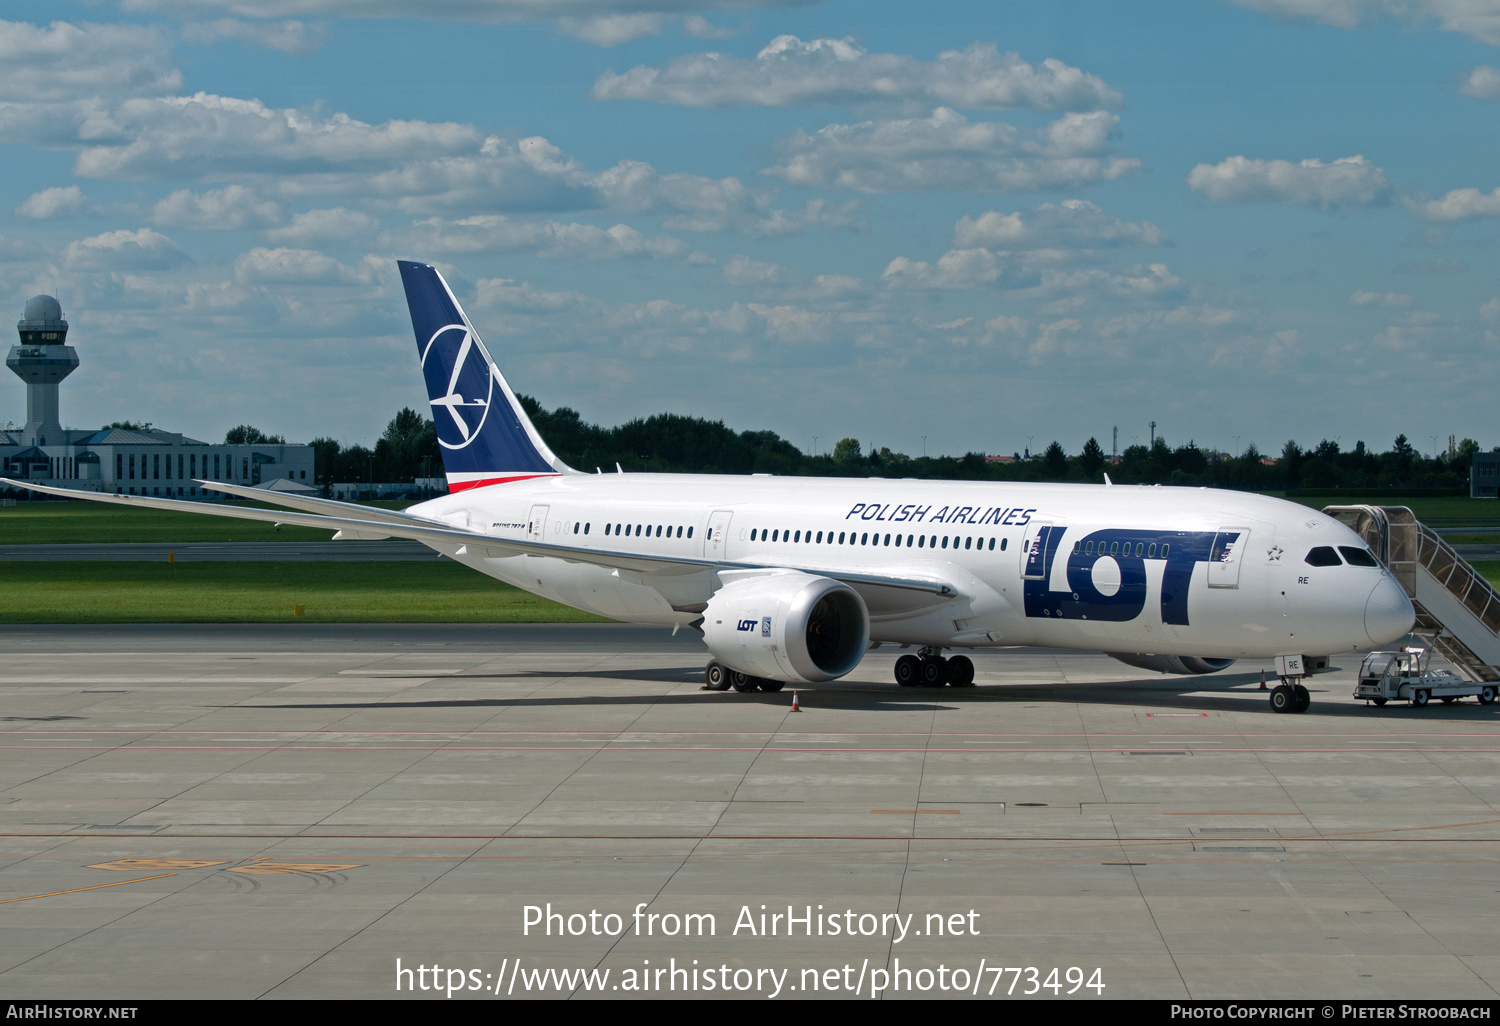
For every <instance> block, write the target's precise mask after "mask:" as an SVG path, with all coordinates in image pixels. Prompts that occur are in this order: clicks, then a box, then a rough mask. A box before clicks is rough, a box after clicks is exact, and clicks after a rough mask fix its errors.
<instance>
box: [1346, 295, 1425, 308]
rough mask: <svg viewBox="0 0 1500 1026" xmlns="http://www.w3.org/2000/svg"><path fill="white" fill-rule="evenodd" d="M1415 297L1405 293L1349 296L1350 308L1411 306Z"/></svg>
mask: <svg viewBox="0 0 1500 1026" xmlns="http://www.w3.org/2000/svg"><path fill="white" fill-rule="evenodd" d="M1415 302H1416V299H1415V297H1413V296H1409V295H1407V294H1406V293H1405V292H1365V291H1359V292H1354V293H1352V294H1351V295H1350V296H1349V305H1350V306H1398V307H1399V306H1411V305H1412V304H1413V303H1415Z"/></svg>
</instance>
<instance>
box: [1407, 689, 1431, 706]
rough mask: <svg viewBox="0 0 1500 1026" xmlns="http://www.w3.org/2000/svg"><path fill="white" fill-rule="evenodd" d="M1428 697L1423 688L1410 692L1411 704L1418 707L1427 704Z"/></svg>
mask: <svg viewBox="0 0 1500 1026" xmlns="http://www.w3.org/2000/svg"><path fill="white" fill-rule="evenodd" d="M1430 697H1431V696H1430V695H1428V694H1427V691H1426V689H1423V690H1421V691H1413V692H1412V693H1411V704H1412V705H1414V706H1416V707H1417V708H1418V709H1420V708H1422V706H1424V705H1426V704H1427V699H1428V698H1430Z"/></svg>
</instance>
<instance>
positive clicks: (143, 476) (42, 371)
mask: <svg viewBox="0 0 1500 1026" xmlns="http://www.w3.org/2000/svg"><path fill="white" fill-rule="evenodd" d="M16 328H17V330H18V331H19V332H20V336H21V340H20V342H19V343H18V344H17V345H15V346H13V347H11V350H10V355H9V357H7V359H6V361H5V365H6V366H7V367H9V368H10V369H11V371H12V372H14V373H15V374H16V376H17V377H19V378H20V379H21V380H22V381H24V382H26V425H25V426H24V427H22V428H19V429H17V428H11V429H8V430H3V431H0V467H3V470H4V476H5V477H9V478H15V479H18V480H23V481H36V482H37V483H39V484H55V485H58V486H60V487H64V488H80V489H85V490H88V491H95V492H114V493H115V494H117V495H156V496H163V497H165V496H171V497H172V498H183V499H220V498H224V497H225V495H224V493H223V492H219V491H215V490H214V489H212V488H208V487H204V486H202V485H199V484H198V483H197V481H198V480H200V479H201V480H207V481H229V482H233V483H235V484H239V485H262V486H274V487H276V488H277V489H278V490H293V491H301V490H303V489H306V490H307V491H312V490H313V489H314V488H315V487H316V482H315V478H314V475H313V450H312V447H311V446H307V445H282V444H272V445H266V444H256V445H227V444H214V443H211V442H202V441H199V440H198V439H196V438H189V437H188V436H186V435H183V434H178V433H176V432H172V431H162V430H159V429H156V428H151V427H146V428H143V429H138V430H135V429H127V428H103V429H99V430H77V429H65V428H63V426H62V423H61V419H60V417H59V405H58V386H59V384H60V383H61V381H62V380H63V378H65V377H67V376H68V375H69V374H71V373H73V371H74V370H76V369H77V368H78V362H79V361H78V351H77V350H75V349H74V348H73V347H72V346H70V345H68V344H67V338H68V322H67V321H65V320H63V316H62V307H61V305H60V304H59V303H58V302H57V300H56V299H53V298H52V297H51V296H33V297H32V298H31V299H30V300H28V301H27V303H26V310H25V314H24V315H23V316H22V318H21V320H20V322H19V323H18V324H17V325H16Z"/></svg>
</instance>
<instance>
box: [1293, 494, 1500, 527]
mask: <svg viewBox="0 0 1500 1026" xmlns="http://www.w3.org/2000/svg"><path fill="white" fill-rule="evenodd" d="M1289 501H1291V502H1300V503H1302V505H1304V506H1311V507H1312V508H1313V509H1322V508H1323V507H1324V506H1362V505H1370V506H1408V507H1410V508H1411V511H1412V512H1413V513H1415V514H1416V515H1417V519H1418V520H1423V521H1428V522H1434V523H1440V524H1441V523H1443V522H1445V521H1459V522H1461V523H1465V524H1469V523H1472V524H1475V525H1486V526H1488V525H1500V499H1469V498H1465V497H1462V496H1452V497H1448V498H1440V499H1432V498H1420V497H1403V496H1400V495H1380V496H1373V495H1360V494H1359V493H1357V492H1350V493H1349V494H1348V495H1347V496H1326V495H1324V496H1315V497H1311V498H1307V497H1302V498H1293V499H1291V500H1289Z"/></svg>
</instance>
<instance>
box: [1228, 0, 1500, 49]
mask: <svg viewBox="0 0 1500 1026" xmlns="http://www.w3.org/2000/svg"><path fill="white" fill-rule="evenodd" d="M1233 2H1234V3H1237V4H1239V5H1240V6H1241V7H1249V8H1253V9H1254V10H1257V11H1262V12H1264V13H1266V14H1269V15H1271V16H1272V17H1275V18H1282V19H1294V18H1301V19H1308V20H1311V21H1317V22H1321V23H1322V24H1324V25H1334V26H1337V27H1338V28H1356V27H1358V26H1359V25H1360V24H1361V23H1362V22H1364V21H1365V20H1367V19H1370V18H1374V17H1379V16H1381V15H1388V16H1390V17H1396V18H1404V19H1407V20H1409V21H1412V22H1422V21H1426V20H1429V19H1434V20H1436V21H1437V22H1438V24H1439V25H1440V26H1441V27H1442V28H1443V29H1444V30H1446V31H1448V32H1462V33H1463V34H1464V35H1467V36H1469V37H1471V38H1473V39H1477V40H1479V41H1480V42H1482V43H1490V44H1491V45H1500V9H1497V8H1496V6H1495V4H1493V3H1491V2H1489V0H1233Z"/></svg>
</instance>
